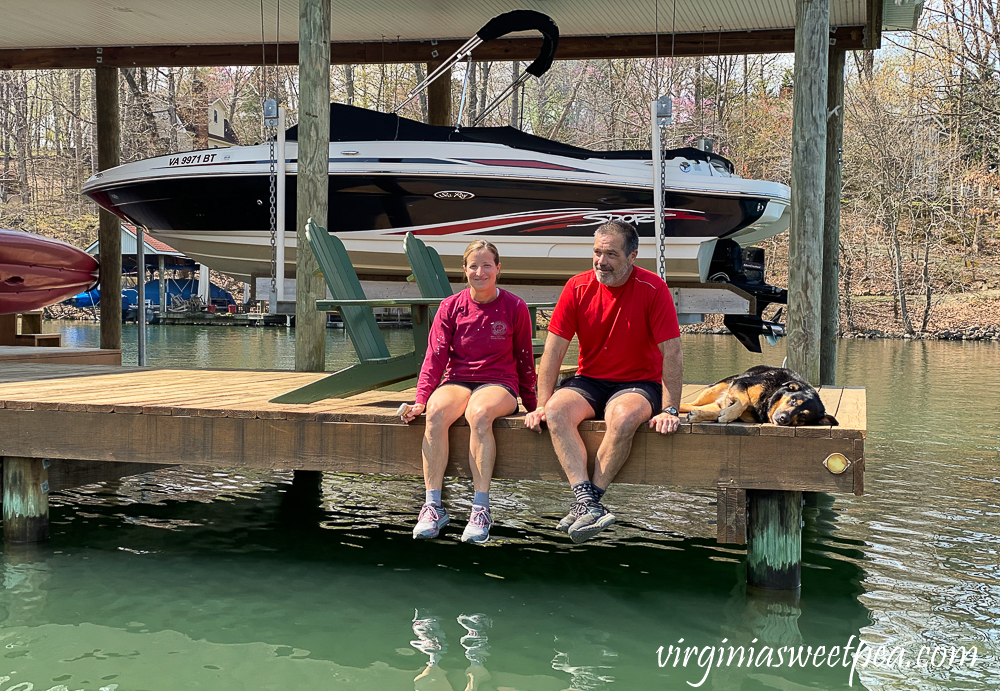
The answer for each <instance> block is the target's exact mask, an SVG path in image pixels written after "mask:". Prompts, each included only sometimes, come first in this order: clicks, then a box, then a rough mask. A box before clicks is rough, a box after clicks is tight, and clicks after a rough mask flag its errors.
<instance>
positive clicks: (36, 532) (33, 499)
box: [3, 456, 49, 544]
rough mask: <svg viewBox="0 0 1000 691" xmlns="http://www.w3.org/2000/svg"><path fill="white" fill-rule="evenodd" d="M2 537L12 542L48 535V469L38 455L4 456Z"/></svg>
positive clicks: (41, 537) (44, 538) (31, 539)
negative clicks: (36, 456) (25, 456)
mask: <svg viewBox="0 0 1000 691" xmlns="http://www.w3.org/2000/svg"><path fill="white" fill-rule="evenodd" d="M3 539H4V542H6V543H14V544H17V543H26V542H41V541H42V540H48V539H49V471H48V463H47V462H46V461H43V460H42V459H41V458H21V457H18V456H5V457H4V459H3Z"/></svg>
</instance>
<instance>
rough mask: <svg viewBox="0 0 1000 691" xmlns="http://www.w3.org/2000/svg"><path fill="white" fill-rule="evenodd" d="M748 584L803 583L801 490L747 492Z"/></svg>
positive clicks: (788, 586)
mask: <svg viewBox="0 0 1000 691" xmlns="http://www.w3.org/2000/svg"><path fill="white" fill-rule="evenodd" d="M747 585H748V586H751V587H753V588H762V589H765V590H792V589H795V588H798V587H799V586H800V585H802V492H778V491H772V490H749V491H747Z"/></svg>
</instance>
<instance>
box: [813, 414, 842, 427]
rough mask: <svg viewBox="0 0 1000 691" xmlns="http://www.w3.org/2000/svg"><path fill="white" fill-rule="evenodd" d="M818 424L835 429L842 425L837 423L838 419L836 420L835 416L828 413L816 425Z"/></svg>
mask: <svg viewBox="0 0 1000 691" xmlns="http://www.w3.org/2000/svg"><path fill="white" fill-rule="evenodd" d="M816 424H818V425H833V426H834V427H837V426H838V425H840V423H839V422H837V418H835V417H834V416H832V415H830V413H827V414H826V415H824V416H823V417H821V418H820V419H819V422H818V423H816Z"/></svg>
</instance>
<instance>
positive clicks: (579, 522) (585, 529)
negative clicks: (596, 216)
mask: <svg viewBox="0 0 1000 691" xmlns="http://www.w3.org/2000/svg"><path fill="white" fill-rule="evenodd" d="M638 252H639V235H638V233H636V231H635V229H634V228H633V227H632V226H631V225H629V224H627V223H624V222H621V221H610V222H609V223H605V224H604V225H602V226H601V227H600V228H598V229H597V232H596V233H595V234H594V270H593V271H587V272H585V273H582V274H579V275H577V276H574V277H573V278H571V279H570V280H569V282H568V283H567V284H566V287H565V288H563V291H562V295H560V297H559V302H558V304H557V305H556V308H555V311H554V312H553V314H552V320H551V322H550V323H549V335H548V338H546V340H545V352H544V353H543V355H542V362H541V365H540V366H539V371H538V407H537V408H536V409H535V410H534V411H532V412H530V413H528V415H527V417H526V418H525V425H527V426H528V427H529V428H531V429H533V430H535V431H536V432H541V430H542V428H541V425H542V422H543V421H546V422H547V423H548V428H549V431H550V432H551V433H552V445H553V446H554V447H555V451H556V455H557V456H558V457H559V462H560V464H562V467H563V470H564V471H565V472H566V477H567V478H568V479H569V482H570V485H571V486H572V488H573V492H574V493H575V494H576V503H575V504H574V506H573V509H572V510H571V511H570V513H569V514H568V515H567V516H566V517H565V518H563V519H562V520H561V521H559V530H561V531H563V532H567V533H569V536H570V538H572V540H573V542H583V541H584V540H587V539H589V538H591V537H593V536H594V535H596V534H597V533H599V532H600V531H602V530H603V529H604V528H606V527H607V526H609V525H611V524H612V523H614V522H615V517H614V515H613V514H611V513H610V512H609V511H608V510H607V509H606V508H605V507H604V505H603V504H601V503H600V500H601V497H602V496H603V495H604V493H605V491H606V490H607V489H608V485H610V484H611V481H612V480H613V479H614V477H615V475H616V474H617V473H618V470H619V469H620V468H621V466H622V464H623V463H625V459H626V458H628V455H629V451H631V449H632V436H633V435H634V434H635V431H636V430H637V429H638V428H639V426H640V425H641V424H642V423H644V422H646V421H647V420H648V421H649V426H650V427H651V428H653V429H655V430H656V431H657V432H660V433H661V434H672V433H674V432H676V431H677V428H678V426H679V425H680V420H679V419H678V418H677V406H678V405H679V404H680V400H681V388H682V386H683V376H682V366H683V362H682V354H681V342H680V328H679V327H678V325H677V312H676V310H675V308H674V301H673V298H672V296H671V295H670V290H669V289H668V288H667V284H666V283H664V282H663V281H662V280H661V279H660V278H659V277H658V276H657V275H656V274H654V273H651V272H649V271H646V270H645V269H640V268H639V267H637V266H634V263H635V258H636V255H637V254H638ZM574 334H575V335H576V336H578V337H579V342H580V359H579V365H578V369H577V373H576V376H574V377H570V378H568V379H566V380H564V381H563V382H562V384H561V385H560V387H559V390H558V391H555V392H554V393H553V389H555V384H556V378H557V377H558V374H559V367H560V365H561V364H562V361H563V358H564V357H565V355H566V350H567V348H568V347H569V343H570V340H571V339H572V338H573V336H574ZM601 417H603V418H604V420H605V422H606V424H607V430H606V432H605V434H604V440H603V441H602V442H601V446H600V448H599V449H598V450H597V458H596V460H595V463H594V476H593V478H591V477H590V476H589V475H588V472H587V450H586V448H585V447H584V444H583V439H582V438H581V436H580V432H579V430H578V429H577V427H578V426H579V424H580V423H581V422H583V421H584V420H589V419H592V418H601Z"/></svg>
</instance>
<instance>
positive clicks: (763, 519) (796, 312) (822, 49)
mask: <svg viewBox="0 0 1000 691" xmlns="http://www.w3.org/2000/svg"><path fill="white" fill-rule="evenodd" d="M795 10H796V13H795V75H794V85H795V91H794V101H793V104H792V226H791V229H790V231H789V238H788V267H789V268H788V347H787V353H788V367H789V368H790V369H793V370H795V371H796V372H798V373H799V374H800V375H801V376H802V377H803V378H804V379H805V380H806V381H808V382H809V383H811V384H814V385H818V384H819V383H820V335H821V312H820V310H821V307H822V297H823V214H824V210H825V203H826V202H825V194H824V189H825V184H826V114H827V111H826V103H827V93H826V92H827V69H828V64H827V63H828V54H829V49H830V2H829V0H796V2H795ZM747 502H748V503H747V514H748V516H747V585H749V586H752V587H755V588H765V589H769V590H784V589H790V588H798V587H799V585H800V571H801V561H802V493H801V492H772V491H768V490H753V491H747Z"/></svg>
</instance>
